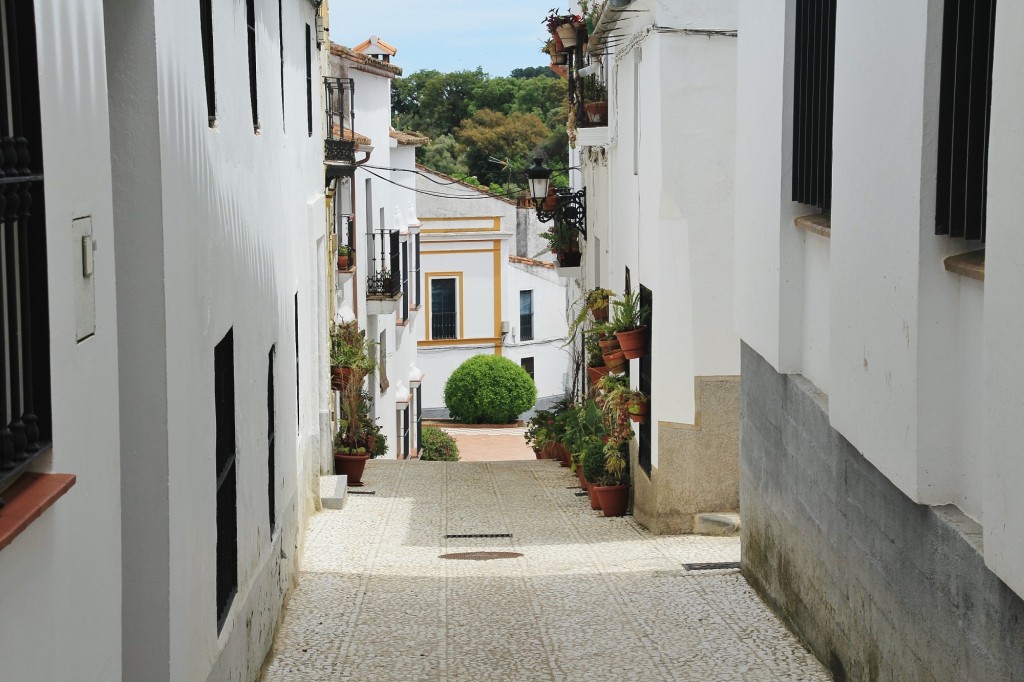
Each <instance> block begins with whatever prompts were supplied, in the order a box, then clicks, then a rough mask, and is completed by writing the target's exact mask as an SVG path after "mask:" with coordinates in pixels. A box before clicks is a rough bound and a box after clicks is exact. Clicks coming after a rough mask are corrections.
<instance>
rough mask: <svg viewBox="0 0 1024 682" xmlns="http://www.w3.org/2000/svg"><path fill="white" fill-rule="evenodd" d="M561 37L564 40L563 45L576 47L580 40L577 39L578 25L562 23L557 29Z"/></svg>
mask: <svg viewBox="0 0 1024 682" xmlns="http://www.w3.org/2000/svg"><path fill="white" fill-rule="evenodd" d="M556 32H557V35H558V37H559V39H560V40H561V41H562V45H563V46H565V47H576V43H577V42H578V41H577V39H576V27H575V26H573V25H572V24H562V25H561V26H559V27H558V28H557V29H556Z"/></svg>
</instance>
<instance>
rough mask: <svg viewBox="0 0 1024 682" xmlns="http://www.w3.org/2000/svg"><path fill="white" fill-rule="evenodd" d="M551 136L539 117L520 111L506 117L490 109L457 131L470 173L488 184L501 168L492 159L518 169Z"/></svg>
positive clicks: (479, 112)
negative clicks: (505, 162)
mask: <svg viewBox="0 0 1024 682" xmlns="http://www.w3.org/2000/svg"><path fill="white" fill-rule="evenodd" d="M550 136H551V131H550V130H549V129H548V127H547V126H546V125H544V121H543V120H542V119H541V117H540V116H538V115H537V114H534V113H529V114H524V113H521V112H518V111H517V112H513V113H511V114H509V115H507V116H506V115H505V114H503V113H501V112H500V111H491V110H490V109H481V110H480V111H478V112H476V113H475V114H473V116H472V118H470V119H468V120H466V121H463V122H462V125H461V126H459V128H458V130H457V131H456V132H455V139H457V140H458V141H459V143H460V144H461V145H462V148H463V150H464V154H465V158H466V164H467V165H468V166H469V172H470V173H472V174H473V175H476V176H478V177H480V178H481V179H482V180H484V179H485V178H486V180H484V181H485V182H489V181H491V180H492V179H494V178H495V176H496V175H497V174H498V172H499V171H500V168H501V167H500V166H498V165H497V164H495V163H493V162H492V161H491V160H490V159H491V158H494V159H500V160H502V161H508V162H510V163H512V164H513V167H515V166H516V165H518V164H520V163H522V162H523V161H524V160H525V159H526V158H527V157H529V156H530V154H531V153H532V152H533V150H534V149H536V148H537V147H538V146H540V145H542V144H544V143H545V142H546V141H547V140H548V138H549V137H550ZM523 170H525V167H524V168H523Z"/></svg>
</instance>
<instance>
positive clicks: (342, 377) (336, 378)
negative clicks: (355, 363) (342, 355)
mask: <svg viewBox="0 0 1024 682" xmlns="http://www.w3.org/2000/svg"><path fill="white" fill-rule="evenodd" d="M352 372H353V369H352V368H351V367H338V366H337V365H331V388H332V389H334V390H335V391H341V392H343V393H344V392H345V391H347V390H348V382H349V381H350V380H351V379H352Z"/></svg>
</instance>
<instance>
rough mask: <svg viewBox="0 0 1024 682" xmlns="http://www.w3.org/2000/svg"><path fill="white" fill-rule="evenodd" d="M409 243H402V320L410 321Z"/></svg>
mask: <svg viewBox="0 0 1024 682" xmlns="http://www.w3.org/2000/svg"><path fill="white" fill-rule="evenodd" d="M409 280H410V277H409V242H408V241H406V242H403V243H402V319H403V320H408V319H409Z"/></svg>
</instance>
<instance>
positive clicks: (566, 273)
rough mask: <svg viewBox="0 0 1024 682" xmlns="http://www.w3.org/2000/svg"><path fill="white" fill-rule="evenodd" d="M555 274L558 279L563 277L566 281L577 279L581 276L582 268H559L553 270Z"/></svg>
mask: <svg viewBox="0 0 1024 682" xmlns="http://www.w3.org/2000/svg"><path fill="white" fill-rule="evenodd" d="M555 273H557V274H558V276H559V277H565V278H566V279H579V278H580V277H582V276H583V268H581V267H579V266H577V267H575V268H563V267H561V266H559V267H556V268H555Z"/></svg>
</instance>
